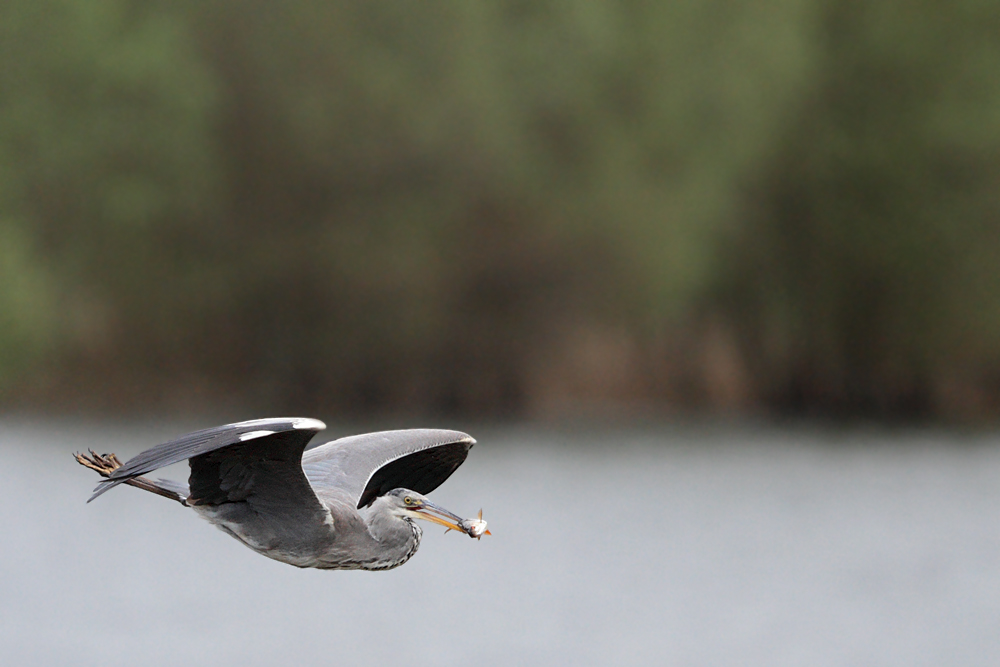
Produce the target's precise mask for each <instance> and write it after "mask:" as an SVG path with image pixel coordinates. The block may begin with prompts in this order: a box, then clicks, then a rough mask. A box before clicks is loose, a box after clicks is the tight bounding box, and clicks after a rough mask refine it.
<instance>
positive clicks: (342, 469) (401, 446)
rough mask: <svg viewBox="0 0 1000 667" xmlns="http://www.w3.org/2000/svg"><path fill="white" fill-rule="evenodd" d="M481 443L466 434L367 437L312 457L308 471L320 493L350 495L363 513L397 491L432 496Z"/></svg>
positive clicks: (305, 463) (412, 432)
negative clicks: (401, 490) (331, 492)
mask: <svg viewBox="0 0 1000 667" xmlns="http://www.w3.org/2000/svg"><path fill="white" fill-rule="evenodd" d="M475 443H476V441H475V440H474V439H473V438H472V437H471V436H469V435H466V434H465V433H460V432H458V431H443V430H438V429H409V430H404V431H382V432H379V433H366V434H364V435H353V436H350V437H347V438H341V439H340V440H334V441H333V442H328V443H326V444H324V445H320V446H319V447H316V448H315V449H311V450H309V451H307V452H306V453H305V454H303V455H302V469H303V470H304V471H305V474H306V477H307V478H308V479H309V482H310V483H311V484H312V485H313V487H314V488H317V489H329V490H331V491H333V490H336V491H339V492H342V493H345V494H347V496H348V497H349V498H351V500H352V502H355V503H356V504H357V507H358V509H360V508H362V507H367V506H369V505H371V504H372V503H373V502H375V499H376V498H378V497H379V496H381V495H383V494H384V493H386V492H388V491H391V490H393V489H397V488H404V489H410V490H411V491H416V492H417V493H421V494H426V493H430V492H431V491H433V490H434V489H436V488H437V487H439V486H440V485H441V484H442V483H443V482H444V481H445V480H446V479H448V477H450V476H451V474H452V473H453V472H455V470H456V469H457V468H458V466H460V465H462V463H463V462H464V461H465V457H466V456H468V454H469V450H470V449H471V448H472V445H474V444H475Z"/></svg>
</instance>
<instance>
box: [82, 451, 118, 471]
mask: <svg viewBox="0 0 1000 667" xmlns="http://www.w3.org/2000/svg"><path fill="white" fill-rule="evenodd" d="M87 451H89V452H90V456H87V455H86V454H79V453H78V454H74V456H75V457H76V462H77V463H79V464H80V465H82V466H86V467H87V468H90V469H91V470H93V471H95V472H97V474H99V475H100V476H101V477H110V476H111V473H113V472H114V471H115V470H118V468H121V467H122V462H121V461H119V460H118V457H117V456H115V455H114V454H98V453H97V452H95V451H94V450H93V449H88V450H87Z"/></svg>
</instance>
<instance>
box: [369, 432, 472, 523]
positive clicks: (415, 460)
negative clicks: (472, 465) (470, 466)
mask: <svg viewBox="0 0 1000 667" xmlns="http://www.w3.org/2000/svg"><path fill="white" fill-rule="evenodd" d="M471 447H472V443H471V442H469V441H466V440H460V441H458V442H449V443H446V444H443V445H438V446H437V447H433V448H431V449H423V450H421V451H419V452H414V453H413V454H408V455H406V456H403V457H401V458H398V459H396V460H395V461H392V462H390V463H387V464H385V465H384V466H382V467H381V468H379V469H378V470H376V471H375V474H373V475H372V477H371V479H370V480H368V484H367V485H366V486H365V490H364V491H363V492H362V493H361V498H360V499H359V500H358V509H361V508H362V507H368V506H369V505H371V504H372V503H373V502H375V499H376V498H378V497H379V496H382V495H385V494H386V493H388V492H389V491H392V490H393V489H400V488H402V489H410V490H411V491H416V492H417V493H421V494H428V493H430V492H431V491H433V490H434V489H436V488H438V487H439V486H441V485H442V484H443V483H444V481H445V480H446V479H448V478H449V477H451V473H453V472H455V470H456V469H457V468H458V466H460V465H462V463H464V462H465V457H466V456H468V455H469V449H470V448H471Z"/></svg>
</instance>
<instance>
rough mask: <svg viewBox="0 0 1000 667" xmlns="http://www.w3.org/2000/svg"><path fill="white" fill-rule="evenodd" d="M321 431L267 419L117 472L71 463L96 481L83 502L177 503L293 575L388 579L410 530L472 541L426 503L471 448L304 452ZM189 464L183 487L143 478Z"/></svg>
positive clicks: (475, 531)
mask: <svg viewBox="0 0 1000 667" xmlns="http://www.w3.org/2000/svg"><path fill="white" fill-rule="evenodd" d="M324 428H326V425H325V424H324V423H323V422H321V421H318V420H316V419H308V418H273V419H254V420H251V421H244V422H239V423H236V424H226V425H224V426H217V427H214V428H209V429H205V430H202V431H196V432H194V433H190V434H188V435H185V436H182V437H180V438H178V439H176V440H172V441H170V442H166V443H164V444H162V445H158V446H156V447H153V448H152V449H147V450H146V451H144V452H142V453H140V454H137V455H136V456H135V457H133V458H132V459H130V460H129V461H127V462H126V463H124V464H122V463H121V462H120V461H118V459H117V457H116V456H115V455H114V454H110V455H99V454H96V453H94V452H93V451H91V452H90V456H87V455H83V454H77V455H76V459H77V461H78V462H79V463H80V464H82V465H85V466H87V467H88V468H91V469H93V470H96V471H97V472H98V473H100V474H101V475H102V476H104V477H106V479H104V480H102V481H101V482H100V483H99V484H98V486H97V488H96V489H95V490H94V494H93V495H92V496H91V497H90V500H88V501H87V502H90V501H91V500H93V499H94V498H97V497H98V496H100V495H101V494H103V493H105V492H106V491H109V490H110V489H112V488H114V487H116V486H118V485H119V484H129V485H131V486H135V487H138V488H141V489H144V490H146V491H150V492H152V493H156V494H158V495H161V496H165V497H167V498H170V499H172V500H175V501H177V502H179V503H180V504H181V505H184V506H185V507H190V508H192V509H194V511H195V512H197V513H198V514H200V515H201V516H202V517H204V518H205V519H207V520H208V521H209V522H210V523H212V524H213V525H215V526H217V527H218V528H220V529H221V530H222V531H223V532H225V533H228V534H229V535H231V536H232V537H234V538H236V539H237V540H239V541H240V542H242V543H243V544H245V545H246V546H248V547H250V548H251V549H253V550H254V551H256V552H257V553H260V554H263V555H265V556H267V557H269V558H273V559H275V560H278V561H281V562H284V563H289V564H291V565H295V566H297V567H315V568H322V569H356V570H358V569H359V570H388V569H391V568H394V567H398V566H400V565H402V564H403V563H405V562H406V561H408V560H409V559H410V558H411V557H412V556H413V554H414V553H416V551H417V548H418V547H419V546H420V538H421V536H422V534H423V532H422V530H421V529H420V527H419V526H418V525H417V524H416V523H415V522H414V521H413V520H414V519H424V520H426V521H431V522H434V523H437V524H440V525H442V526H445V527H447V528H449V529H452V530H458V531H461V532H463V533H465V534H467V535H470V536H471V537H480V536H482V535H483V534H485V533H488V532H489V531H487V530H486V525H485V522H483V521H481V519H482V512H481V511H480V517H479V519H480V520H478V521H477V520H475V519H462V518H460V517H459V516H458V515H456V514H454V513H452V512H450V511H448V510H446V509H444V508H442V507H439V506H438V505H435V504H434V503H432V502H431V501H430V500H428V499H427V498H426V497H425V496H424V495H423V494H426V493H430V492H431V491H433V490H434V489H436V488H437V487H438V486H440V485H441V483H442V482H444V481H445V480H446V479H448V477H449V476H451V474H452V473H453V472H455V469H456V468H458V466H460V465H462V463H463V462H464V461H465V458H466V456H467V455H468V453H469V449H470V448H471V447H472V445H473V444H475V442H476V441H475V440H473V439H472V438H471V437H470V436H468V435H466V434H465V433H460V432H458V431H444V430H436V429H410V430H403V431H383V432H380V433H368V434H365V435H356V436H351V437H346V438H341V439H339V440H334V441H332V442H328V443H326V444H323V445H320V446H318V447H315V448H313V449H310V450H308V451H306V445H307V444H308V443H309V441H310V440H311V439H312V437H313V436H314V435H315V434H316V433H317V432H319V431H321V430H323V429H324ZM184 460H187V462H188V465H189V466H190V468H191V474H190V477H189V478H188V483H187V484H183V483H179V482H174V481H170V480H163V479H157V480H153V479H150V478H148V477H144V476H143V475H145V474H147V473H150V472H153V471H154V470H157V469H159V468H163V467H165V466H168V465H171V464H174V463H179V462H181V461H184Z"/></svg>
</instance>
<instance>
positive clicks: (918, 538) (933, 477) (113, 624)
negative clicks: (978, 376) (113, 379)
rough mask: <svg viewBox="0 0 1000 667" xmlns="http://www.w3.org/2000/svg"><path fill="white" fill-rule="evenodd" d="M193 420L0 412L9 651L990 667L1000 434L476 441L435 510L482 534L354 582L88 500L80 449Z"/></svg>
mask: <svg viewBox="0 0 1000 667" xmlns="http://www.w3.org/2000/svg"><path fill="white" fill-rule="evenodd" d="M207 425H208V424H200V423H199V424H183V425H179V426H178V425H173V427H171V426H170V425H167V426H164V425H162V424H158V425H135V424H133V425H110V424H93V423H90V424H73V423H69V422H62V423H55V424H44V425H43V424H29V423H25V422H10V421H8V422H6V423H4V422H3V421H0V455H2V457H3V458H2V460H3V466H2V467H0V489H2V492H3V498H2V502H0V528H2V531H3V532H2V535H3V546H2V547H0V656H2V660H0V662H2V663H3V664H4V665H57V664H58V665H86V664H101V665H130V666H134V665H138V664H141V665H169V666H171V667H175V666H176V665H181V664H187V665H206V664H217V665H271V664H279V663H284V664H288V663H290V662H292V661H295V662H300V663H308V664H318V665H324V664H345V665H360V664H363V663H368V664H395V663H399V664H411V665H469V664H475V665H515V664H516V665H570V664H572V665H609V664H616V665H621V664H631V665H639V664H648V665H660V664H669V665H766V666H768V667H775V666H779V665H795V666H797V667H798V666H805V665H831V666H832V665H838V666H839V665H899V666H901V667H902V666H906V667H913V666H918V665H928V666H930V665H934V666H938V665H965V666H971V665H997V664H1000V438H998V437H995V436H975V437H971V436H957V435H950V434H943V433H920V432H907V433H891V432H875V431H848V432H841V433H829V432H822V431H808V430H796V431H791V432H790V431H781V430H767V429H743V428H735V427H734V428H730V429H698V428H664V429H660V430H656V429H645V430H636V431H627V430H622V431H614V430H598V431H591V432H575V433H574V432H568V431H556V430H532V429H530V428H507V429H498V428H485V429H478V430H477V429H470V430H471V431H472V432H473V435H475V436H476V437H477V438H478V439H479V445H477V446H476V447H475V448H474V449H473V450H472V453H471V455H470V457H469V460H468V462H467V463H466V464H465V466H463V467H462V468H460V469H459V471H458V472H457V473H456V474H455V475H454V477H452V479H450V480H449V481H448V482H447V483H446V484H445V485H444V486H442V487H441V488H440V489H438V490H437V491H436V492H435V493H433V494H432V495H431V497H432V498H433V499H434V500H436V501H437V502H439V503H440V504H442V505H444V506H445V507H448V508H451V509H453V510H455V511H457V512H458V513H460V514H464V515H468V516H471V515H472V514H474V513H475V511H477V510H478V509H479V508H480V507H483V508H484V510H485V517H486V518H487V519H488V520H489V521H490V528H491V530H492V531H493V537H492V538H489V537H487V538H484V539H483V540H482V541H480V542H477V541H475V540H470V539H468V538H466V537H464V536H461V535H458V534H456V533H450V534H447V535H445V534H442V532H439V530H438V529H437V528H436V527H432V526H430V525H429V524H428V526H427V527H426V528H425V533H424V541H423V544H422V546H421V547H420V552H419V553H418V554H417V555H416V556H415V557H414V559H413V560H411V561H410V562H409V563H407V564H406V565H405V566H403V567H402V568H399V569H396V570H392V571H389V572H381V573H369V572H319V571H310V570H298V569H295V568H293V567H290V566H288V565H284V564H281V563H277V562H274V561H270V560H268V559H266V558H263V557H261V556H259V555H257V554H254V553H253V552H251V551H250V550H249V549H247V548H245V547H243V546H241V545H240V544H239V543H237V542H236V541H235V540H233V539H231V538H229V537H227V536H226V535H224V534H222V533H221V532H219V531H218V530H216V529H215V528H213V527H211V526H209V525H208V524H207V523H205V522H203V521H201V520H200V519H198V518H197V517H196V516H195V515H194V513H192V512H190V511H186V510H184V509H183V508H181V507H180V506H178V505H176V504H174V503H171V502H169V501H166V500H164V499H162V498H158V497H155V496H153V495H151V494H148V493H144V492H141V491H138V490H135V489H131V488H126V487H122V488H120V489H116V490H115V491H113V492H111V493H109V494H107V495H106V496H103V497H101V498H100V499H99V500H97V501H95V502H94V503H91V504H90V505H87V504H85V503H84V501H85V500H86V498H87V497H88V495H89V492H90V490H91V488H92V487H93V486H94V483H95V481H96V479H97V477H96V475H94V474H93V473H91V472H90V471H87V470H84V469H83V468H81V467H79V466H77V465H76V463H74V462H73V461H72V459H71V457H70V454H71V452H73V451H75V450H82V449H85V448H88V447H92V448H94V449H96V450H99V451H102V452H103V451H116V452H117V453H118V454H119V455H121V457H122V458H123V459H125V458H128V457H129V456H131V455H133V454H135V453H137V452H138V451H140V450H142V449H145V448H146V447H148V446H151V445H154V444H156V443H157V442H160V441H162V440H165V439H168V438H169V437H171V436H173V435H179V434H181V433H183V432H185V431H187V430H191V429H193V428H198V427H202V426H207ZM342 430H343V429H340V431H342ZM340 431H338V432H337V433H336V434H340ZM174 476H177V477H184V476H185V470H184V469H183V468H175V475H174Z"/></svg>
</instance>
